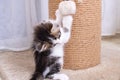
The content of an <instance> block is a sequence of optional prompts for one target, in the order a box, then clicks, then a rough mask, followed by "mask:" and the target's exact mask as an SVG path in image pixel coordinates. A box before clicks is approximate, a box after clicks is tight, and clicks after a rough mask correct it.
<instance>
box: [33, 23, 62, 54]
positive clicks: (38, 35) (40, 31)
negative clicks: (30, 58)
mask: <svg viewBox="0 0 120 80" xmlns="http://www.w3.org/2000/svg"><path fill="white" fill-rule="evenodd" d="M60 35H61V32H60V26H59V25H58V24H56V23H55V22H43V23H41V24H39V25H37V26H36V27H35V30H34V42H33V48H35V49H37V51H40V52H41V51H45V50H47V49H49V48H51V47H52V46H53V45H54V42H53V41H54V40H56V39H58V38H60Z"/></svg>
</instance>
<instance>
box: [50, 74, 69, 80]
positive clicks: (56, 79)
mask: <svg viewBox="0 0 120 80" xmlns="http://www.w3.org/2000/svg"><path fill="white" fill-rule="evenodd" d="M52 77H53V80H69V77H68V76H67V75H65V74H54V75H52Z"/></svg>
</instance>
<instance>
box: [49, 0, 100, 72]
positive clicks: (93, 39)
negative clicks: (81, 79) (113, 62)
mask: <svg viewBox="0 0 120 80" xmlns="http://www.w3.org/2000/svg"><path fill="white" fill-rule="evenodd" d="M61 1H62V0H49V14H50V18H55V15H54V14H55V11H56V9H57V8H58V5H59V2H61ZM75 2H76V5H77V12H76V14H75V15H74V21H73V26H72V34H71V39H70V41H69V42H68V43H67V44H66V46H65V57H64V68H65V69H73V70H76V69H84V68H89V67H92V66H95V65H97V64H99V63H100V40H101V37H100V36H101V33H100V32H101V31H100V30H101V28H100V27H101V0H83V2H82V3H79V0H75Z"/></svg>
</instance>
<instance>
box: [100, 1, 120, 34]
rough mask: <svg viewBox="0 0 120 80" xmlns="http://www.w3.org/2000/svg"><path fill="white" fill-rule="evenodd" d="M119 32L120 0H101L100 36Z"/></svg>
mask: <svg viewBox="0 0 120 80" xmlns="http://www.w3.org/2000/svg"><path fill="white" fill-rule="evenodd" d="M116 33H120V0H102V36H110V35H115V34H116Z"/></svg>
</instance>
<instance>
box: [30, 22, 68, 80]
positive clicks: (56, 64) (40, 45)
mask: <svg viewBox="0 0 120 80" xmlns="http://www.w3.org/2000/svg"><path fill="white" fill-rule="evenodd" d="M62 31H63V29H62V27H61V26H60V25H58V24H57V23H56V22H54V21H50V22H43V23H41V24H39V25H38V26H36V28H35V30H34V41H33V51H34V57H35V71H34V74H33V76H32V78H31V79H30V80H43V79H44V78H51V79H54V80H56V79H58V78H59V79H60V78H62V79H63V80H68V77H67V76H66V75H64V74H59V75H57V73H58V72H60V70H61V68H62V66H63V56H64V50H63V49H64V43H63V42H61V40H60V37H61V34H62V33H61V32H62Z"/></svg>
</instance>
